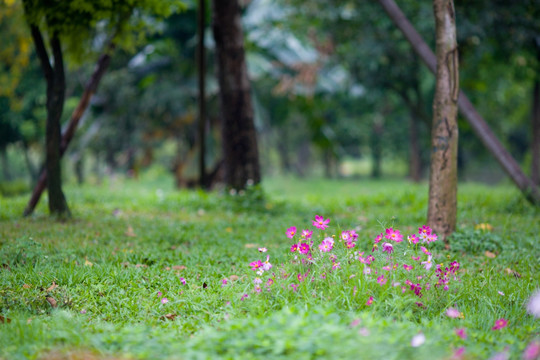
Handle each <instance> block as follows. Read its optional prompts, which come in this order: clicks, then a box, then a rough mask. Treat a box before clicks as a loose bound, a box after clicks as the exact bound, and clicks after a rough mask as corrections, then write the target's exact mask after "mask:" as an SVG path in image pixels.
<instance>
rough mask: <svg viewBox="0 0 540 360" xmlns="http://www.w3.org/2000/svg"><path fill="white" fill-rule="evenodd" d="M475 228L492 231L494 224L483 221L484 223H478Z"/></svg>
mask: <svg viewBox="0 0 540 360" xmlns="http://www.w3.org/2000/svg"><path fill="white" fill-rule="evenodd" d="M474 229H475V230H484V231H491V230H493V226H491V224H487V223H482V224H478V225H476V226H475V227H474Z"/></svg>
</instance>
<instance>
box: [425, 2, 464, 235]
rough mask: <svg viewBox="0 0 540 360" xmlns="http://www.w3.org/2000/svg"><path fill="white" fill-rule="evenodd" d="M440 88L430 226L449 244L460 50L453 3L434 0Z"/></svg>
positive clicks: (454, 185)
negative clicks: (447, 240)
mask: <svg viewBox="0 0 540 360" xmlns="http://www.w3.org/2000/svg"><path fill="white" fill-rule="evenodd" d="M433 12H434V14H435V32H436V44H437V45H436V54H437V84H436V87H435V98H434V99H433V128H432V130H431V146H432V151H431V164H430V174H429V204H428V225H429V226H431V227H432V228H433V230H435V232H436V233H437V234H438V235H439V236H440V237H441V238H442V240H446V239H447V238H448V236H449V235H450V234H452V232H454V230H455V229H456V216H457V151H458V150H457V149H458V126H457V100H458V94H459V71H458V49H457V40H456V22H455V21H456V19H455V13H454V2H453V0H433Z"/></svg>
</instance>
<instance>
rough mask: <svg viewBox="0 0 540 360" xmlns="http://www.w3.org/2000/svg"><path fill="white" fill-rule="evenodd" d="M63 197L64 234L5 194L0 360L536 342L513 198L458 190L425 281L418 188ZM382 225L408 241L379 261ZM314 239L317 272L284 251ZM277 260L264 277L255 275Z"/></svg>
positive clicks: (0, 214) (113, 189)
mask: <svg viewBox="0 0 540 360" xmlns="http://www.w3.org/2000/svg"><path fill="white" fill-rule="evenodd" d="M66 193H67V197H68V201H69V203H70V205H71V208H72V212H73V219H72V220H69V221H66V222H55V221H51V220H50V219H49V217H48V216H47V211H46V206H45V202H44V201H42V202H41V204H40V206H39V207H38V209H37V211H36V214H35V215H34V216H33V217H31V218H28V219H23V218H21V216H20V214H21V213H22V211H23V209H24V206H25V202H26V200H27V197H26V196H24V197H16V198H0V265H1V267H0V316H1V318H0V358H1V359H6V360H7V359H9V360H11V359H218V358H223V359H244V358H245V359H253V358H255V359H262V358H266V359H268V358H269V359H325V358H327V359H349V358H350V359H451V358H454V359H487V358H490V357H493V356H500V358H501V359H502V358H505V359H506V358H512V359H514V358H515V359H521V358H523V356H525V358H526V356H529V355H531V354H532V355H534V350H535V347H534V346H535V345H536V344H537V343H538V341H540V319H538V318H535V317H534V316H532V315H531V314H529V313H528V312H527V309H526V306H527V304H528V302H529V299H530V297H531V296H532V295H533V294H534V293H535V291H536V289H538V288H540V275H539V274H540V235H539V234H540V211H539V210H538V209H535V208H533V207H531V206H530V205H528V204H527V203H526V202H525V201H524V200H523V199H522V198H521V196H520V194H519V193H518V192H517V191H516V190H514V188H512V187H510V186H497V187H487V186H483V185H478V184H462V185H460V188H459V213H458V231H457V232H456V233H455V234H454V236H453V237H452V238H451V240H450V241H451V248H450V249H445V247H444V244H442V243H441V242H440V241H436V242H432V243H429V244H428V245H429V246H427V245H426V244H424V245H426V247H427V249H426V252H427V251H429V252H431V253H432V263H433V265H434V266H433V267H431V268H430V269H429V270H428V269H426V264H422V262H424V263H425V262H427V260H428V256H427V254H426V253H424V252H422V251H421V249H420V245H422V244H418V245H410V244H409V243H408V242H407V240H406V238H407V235H408V234H411V233H415V232H417V230H418V228H419V227H421V226H422V225H424V221H425V216H426V204H427V186H426V185H425V184H421V185H415V184H410V183H407V182H404V181H398V180H383V181H377V182H375V181H371V180H333V181H330V180H321V179H306V180H298V179H294V178H273V179H268V180H267V181H265V183H264V184H263V186H262V188H256V189H251V190H250V191H249V192H248V193H247V194H241V195H239V194H236V195H229V194H223V193H221V192H214V193H208V194H207V193H204V192H200V191H186V190H183V191H178V190H175V189H174V188H173V186H172V182H169V181H168V180H166V179H164V178H160V177H149V176H146V177H143V178H142V179H140V180H138V181H134V180H122V179H116V180H114V181H109V182H108V183H106V184H102V185H99V186H89V185H88V186H83V187H76V186H69V187H68V188H67V191H66ZM315 215H322V216H324V218H325V219H326V218H330V223H329V227H328V228H327V229H324V230H321V229H317V228H315V227H314V226H312V222H313V219H314V217H315ZM292 226H296V227H297V233H296V234H295V236H294V237H293V238H292V239H291V238H289V237H287V235H286V230H287V229H289V228H291V227H292ZM386 228H393V229H399V230H400V231H401V234H403V235H404V239H405V240H404V241H403V242H400V243H395V244H394V245H395V246H394V248H395V249H394V250H395V251H394V252H392V253H391V254H389V253H384V252H383V251H382V246H381V245H382V242H381V243H379V244H378V245H379V247H378V248H377V250H375V251H374V252H372V248H373V244H374V239H375V237H376V236H377V235H378V234H380V233H381V232H384V231H385V229H386ZM303 229H310V230H313V237H312V240H313V242H314V243H313V244H311V249H312V251H311V253H312V254H313V259H312V260H309V259H308V258H307V254H300V253H299V252H298V251H297V252H294V253H293V252H291V250H290V249H291V245H292V244H295V243H298V244H300V243H306V244H309V241H308V240H307V239H305V238H304V239H301V238H300V232H301V231H302V230H303ZM344 230H355V232H356V233H357V234H358V235H359V236H358V239H357V241H356V242H355V243H354V247H353V248H350V249H348V248H347V247H346V246H344V245H346V243H345V242H342V241H340V235H341V233H342V231H344ZM331 235H336V237H335V238H334V240H335V244H334V248H333V249H332V251H330V252H322V251H319V249H318V246H319V244H321V241H322V240H323V239H324V238H326V237H328V236H331ZM351 246H352V245H351ZM262 247H264V248H266V249H267V252H265V253H260V252H259V251H258V249H259V248H262ZM359 252H364V254H362V255H359ZM369 254H373V255H374V261H373V264H366V263H365V262H362V261H359V256H360V257H361V258H362V259H365V258H366V257H367V256H368V255H369ZM267 256H269V259H268V262H269V263H271V264H272V268H271V269H267V271H260V269H256V270H252V269H251V268H252V267H254V265H252V266H251V267H250V266H249V264H250V263H254V262H256V261H257V260H261V261H262V263H264V261H265V260H267ZM332 256H333V257H332ZM417 257H418V259H419V260H414V258H417ZM420 257H421V258H420ZM454 262H455V263H459V270H458V269H454V270H455V271H451V270H448V268H449V267H451V266H452V265H451V264H452V263H454ZM455 263H454V264H455ZM336 264H338V265H336ZM437 264H442V266H441V268H440V269H441V271H439V272H437ZM389 265H390V268H389V269H385V267H387V266H389ZM392 265H395V266H394V268H392V267H391V266H392ZM403 265H408V266H409V265H410V266H411V267H412V270H407V269H405V268H404V267H403ZM454 267H455V266H454ZM366 268H369V272H368V270H366ZM445 268H446V270H448V271H447V276H446V274H445V275H444V278H445V279H446V280H447V285H448V286H449V288H448V290H444V289H443V286H442V285H441V286H436V284H437V280H438V279H441V278H442V277H443V275H442V273H443V272H444V269H445ZM257 271H259V273H258V274H257ZM411 280H412V281H413V285H412V286H410V285H409V282H410V281H411ZM446 280H445V281H446ZM259 283H260V284H259ZM416 283H418V284H421V285H422V290H421V292H420V291H419V293H418V294H417V293H415V291H414V290H413V288H414V286H415V284H416ZM419 295H421V296H419ZM539 306H540V305H539ZM501 319H502V320H501ZM494 327H495V328H496V329H495V330H494V329H493V328H494ZM539 346H540V345H539ZM532 355H531V356H532ZM531 358H533V359H534V357H531Z"/></svg>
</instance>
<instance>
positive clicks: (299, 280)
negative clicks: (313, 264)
mask: <svg viewBox="0 0 540 360" xmlns="http://www.w3.org/2000/svg"><path fill="white" fill-rule="evenodd" d="M296 278H297V279H298V282H302V281H304V275H302V274H298V275H296Z"/></svg>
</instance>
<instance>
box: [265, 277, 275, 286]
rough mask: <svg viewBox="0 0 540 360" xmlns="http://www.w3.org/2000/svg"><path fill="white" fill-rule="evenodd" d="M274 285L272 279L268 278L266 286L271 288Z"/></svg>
mask: <svg viewBox="0 0 540 360" xmlns="http://www.w3.org/2000/svg"><path fill="white" fill-rule="evenodd" d="M273 284H274V279H272V278H269V279H268V281H267V282H266V286H272V285H273Z"/></svg>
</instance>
